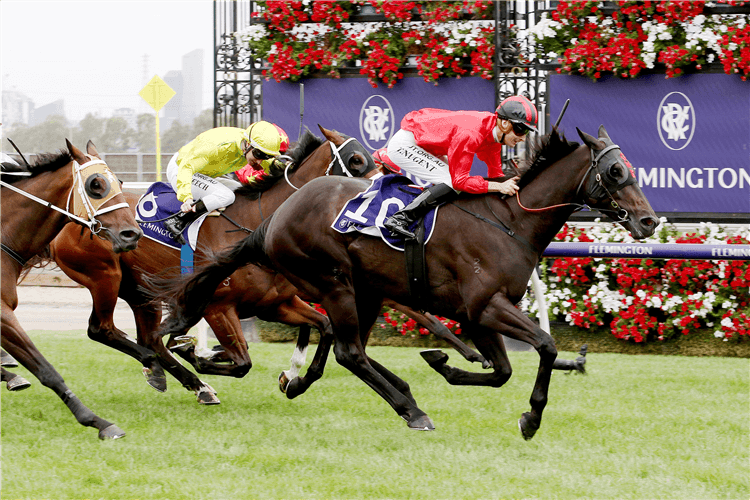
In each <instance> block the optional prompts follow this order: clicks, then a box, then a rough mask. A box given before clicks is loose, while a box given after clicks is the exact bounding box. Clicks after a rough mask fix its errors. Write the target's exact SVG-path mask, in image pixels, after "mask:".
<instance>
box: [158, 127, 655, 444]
mask: <svg viewBox="0 0 750 500" xmlns="http://www.w3.org/2000/svg"><path fill="white" fill-rule="evenodd" d="M579 135H580V136H581V138H582V140H583V142H584V144H583V145H579V144H577V143H571V142H568V141H566V140H565V139H564V138H562V137H561V136H560V135H559V134H558V133H557V131H556V130H553V132H552V134H549V135H546V136H543V137H541V138H537V139H529V140H528V142H527V150H528V151H529V152H530V153H529V154H533V156H530V157H528V158H527V159H526V162H525V165H526V168H525V172H524V173H523V176H522V178H521V180H520V184H519V185H520V187H521V191H520V193H519V195H518V196H517V197H516V198H509V199H503V198H501V197H500V196H498V195H497V194H486V195H478V196H466V197H462V198H459V199H458V200H457V201H455V202H453V203H451V204H449V205H446V206H444V207H442V208H441V210H440V215H439V220H438V222H437V225H436V227H435V229H434V230H433V233H432V237H431V240H430V243H429V244H428V245H427V249H426V261H427V280H428V285H429V296H428V297H426V298H425V299H424V300H425V301H426V308H427V309H429V310H430V311H431V312H433V313H435V314H439V315H441V316H445V317H448V318H452V319H454V320H456V321H460V323H461V326H462V329H463V331H464V333H465V334H467V335H468V336H469V338H470V339H472V340H473V342H474V344H475V346H476V347H477V349H478V350H479V351H480V352H481V353H482V355H484V357H485V358H487V360H489V361H490V362H491V363H492V367H493V371H492V372H491V373H482V374H479V373H472V372H468V371H464V370H459V369H457V368H452V367H449V366H447V365H445V363H444V359H443V360H441V359H434V360H430V361H432V362H431V366H433V368H435V369H437V370H438V371H439V372H440V373H441V374H442V375H443V376H445V378H446V379H447V380H448V381H449V382H450V383H452V384H459V385H482V386H492V387H500V386H502V385H503V384H505V382H507V380H508V379H509V378H510V376H511V373H512V370H511V367H510V363H509V361H508V357H507V354H506V351H505V346H504V345H503V340H502V336H501V334H503V335H505V336H507V337H510V338H514V339H517V340H521V341H524V342H526V343H528V344H530V345H532V346H533V347H534V348H535V349H536V350H537V352H538V353H539V356H540V362H539V371H538V373H537V378H536V383H535V385H534V389H533V392H532V395H531V401H530V402H531V410H530V411H529V412H526V413H524V414H523V415H522V416H521V419H520V420H519V427H520V429H521V433H522V435H523V437H524V438H525V439H531V437H533V436H534V434H535V433H536V431H537V430H538V429H539V426H540V424H541V420H542V412H543V410H544V408H545V406H546V404H547V397H548V395H547V394H548V388H549V382H550V376H551V373H552V366H553V363H554V361H555V358H556V356H557V349H556V348H555V342H554V340H553V339H552V337H551V336H550V335H549V334H548V333H547V332H545V331H543V330H542V329H541V328H540V327H539V326H538V325H536V324H535V323H534V322H532V321H531V320H529V319H528V318H527V317H526V316H525V315H524V314H523V313H522V312H521V311H520V310H519V309H517V308H516V307H515V304H516V303H518V302H519V301H520V299H521V298H522V297H523V295H524V294H525V293H526V286H527V283H528V281H529V278H530V276H531V273H532V271H533V269H534V267H535V266H536V264H537V263H538V261H539V259H540V258H541V255H542V252H543V250H544V249H545V248H546V246H547V245H548V244H549V243H550V241H551V240H552V239H553V238H554V237H555V235H556V234H557V233H558V231H559V230H560V229H561V227H562V226H563V224H564V223H565V222H566V220H567V219H568V217H569V216H570V215H571V214H572V213H573V212H574V211H575V210H577V209H578V208H580V207H581V206H582V205H588V206H590V207H593V208H597V209H599V210H600V211H603V212H604V213H605V214H608V215H609V214H612V215H611V216H612V217H613V218H614V220H615V221H616V222H618V223H619V224H621V225H622V226H623V227H625V228H626V229H628V230H629V231H630V232H631V233H632V235H633V237H634V238H636V239H642V238H646V237H648V236H650V235H652V234H653V233H654V231H655V229H656V227H657V225H658V223H659V222H658V219H657V218H656V215H655V214H654V212H653V210H652V208H651V206H650V205H649V203H648V200H647V199H646V198H645V196H644V195H643V193H642V192H641V190H640V188H639V187H638V184H637V182H635V179H634V174H633V172H632V171H631V169H630V168H629V165H630V164H629V163H628V162H627V160H626V159H625V157H624V156H623V155H622V153H621V152H620V150H619V147H618V146H616V145H615V144H613V143H612V141H611V140H610V138H609V137H608V135H607V133H606V131H605V129H604V127H600V129H599V137H598V138H597V137H593V136H591V135H588V134H585V133H583V132H580V131H579ZM366 188H367V185H366V184H365V183H363V182H361V181H358V180H356V179H339V178H325V179H316V180H314V181H312V182H310V183H309V184H307V185H306V186H305V187H303V188H302V189H300V191H299V192H298V193H296V194H295V195H293V196H292V197H291V198H289V199H288V200H287V201H286V202H285V203H284V204H283V205H282V206H281V207H279V209H278V210H277V211H276V213H275V214H274V216H273V217H272V218H271V220H269V221H266V222H265V223H264V224H263V225H261V226H260V227H259V228H258V230H257V231H256V232H255V233H254V234H253V235H251V236H249V237H248V238H246V239H245V240H244V241H243V242H241V243H240V244H237V245H235V246H234V247H233V248H232V249H229V250H227V251H225V252H222V253H221V254H219V255H217V256H216V260H215V262H214V264H212V265H210V266H207V267H205V268H203V270H202V271H200V272H198V273H196V274H195V275H194V276H193V277H192V278H191V279H190V280H178V281H177V282H176V283H175V289H176V290H177V289H180V290H183V291H182V292H180V293H177V294H175V295H173V298H174V299H175V302H174V303H173V304H172V311H171V314H170V317H169V318H168V320H167V321H165V322H164V323H163V324H162V333H163V334H169V333H170V332H171V331H178V330H184V329H185V328H186V327H187V326H188V325H190V324H194V323H195V322H197V320H198V319H199V318H200V314H201V311H202V310H203V308H204V307H205V305H206V303H207V300H206V297H210V295H211V293H212V292H213V290H214V289H215V288H216V287H217V286H218V284H219V283H221V282H222V281H223V280H224V279H225V277H226V276H227V275H229V274H230V273H232V272H233V271H234V270H235V269H237V268H238V267H239V266H242V265H244V264H246V263H248V262H261V263H265V264H266V265H270V266H272V267H273V268H275V269H277V270H279V271H280V272H282V273H283V274H284V275H285V276H286V277H287V278H288V279H289V280H290V281H291V282H292V283H293V284H294V285H296V286H297V287H298V288H299V289H300V290H301V291H303V293H304V294H305V295H306V296H309V297H311V298H313V299H315V300H316V301H317V302H319V303H320V304H321V305H322V306H323V307H324V308H325V310H326V311H327V312H328V314H329V317H330V320H331V323H332V327H333V335H334V336H335V340H336V342H335V346H334V353H335V355H336V360H337V361H338V362H339V363H340V364H341V365H343V366H345V367H346V368H348V369H349V370H351V371H352V372H353V373H354V374H355V375H357V376H358V377H359V378H361V379H362V380H363V381H364V382H365V383H366V384H367V385H369V386H370V387H371V388H373V389H374V390H375V391H376V392H377V393H378V394H380V396H381V397H383V398H384V399H385V400H386V401H387V402H388V403H389V404H390V405H391V406H392V407H393V409H394V410H395V411H396V413H397V414H398V415H400V416H401V417H402V418H404V420H406V422H407V424H408V426H409V427H410V428H414V429H433V428H434V427H433V424H432V421H431V420H430V418H429V417H428V416H427V415H426V414H425V412H423V411H422V410H421V409H420V408H419V407H418V406H417V404H416V402H415V400H414V398H413V397H412V395H411V392H410V390H409V386H408V384H407V383H406V382H404V381H403V380H401V379H400V378H399V377H397V376H396V375H394V374H393V373H391V372H390V371H389V370H387V369H386V368H385V367H383V366H382V365H380V364H379V363H377V362H375V361H374V360H372V359H371V358H369V357H368V356H367V354H366V352H365V346H366V340H367V336H368V332H369V331H370V328H371V327H372V325H373V323H374V321H375V320H376V318H377V316H378V313H379V312H380V305H381V303H382V300H383V297H389V298H392V299H394V300H396V301H397V302H399V303H402V304H407V305H409V304H412V300H413V299H412V297H411V296H410V295H409V284H408V282H407V281H408V280H407V277H406V275H407V273H406V266H405V262H404V259H403V256H402V254H400V253H399V252H398V251H396V250H393V249H392V248H390V247H389V246H388V245H387V244H386V243H384V242H383V241H382V240H380V239H379V238H373V237H370V236H366V235H363V234H361V233H357V232H351V233H346V234H341V233H339V232H337V231H335V230H333V229H332V228H331V223H332V221H333V220H334V219H335V217H336V215H337V214H338V213H339V212H340V210H341V209H342V207H343V206H344V205H345V204H346V203H347V201H348V200H350V199H352V198H353V197H355V196H356V195H357V194H358V193H360V192H362V191H364V190H365V189H366ZM521 200H523V201H521ZM542 208H544V209H545V210H544V211H539V209H542ZM186 284H187V288H184V286H185V285H186ZM330 340H331V339H327V342H323V341H322V342H321V344H320V345H319V349H327V348H328V347H329V346H330ZM324 359H325V356H324V355H321V356H317V355H316V361H318V360H321V361H324ZM314 364H315V362H314ZM313 369H317V370H320V367H318V366H315V367H313V366H311V367H310V370H313Z"/></svg>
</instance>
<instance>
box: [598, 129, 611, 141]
mask: <svg viewBox="0 0 750 500" xmlns="http://www.w3.org/2000/svg"><path fill="white" fill-rule="evenodd" d="M599 139H606V140H608V141H610V142H612V139H610V138H609V134H608V133H607V130H606V129H605V128H604V125H599Z"/></svg>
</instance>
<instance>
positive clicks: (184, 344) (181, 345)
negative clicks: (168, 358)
mask: <svg viewBox="0 0 750 500" xmlns="http://www.w3.org/2000/svg"><path fill="white" fill-rule="evenodd" d="M173 340H175V341H177V342H178V343H177V344H174V345H172V346H170V347H169V350H170V351H172V352H174V351H177V350H181V351H189V350H190V349H191V348H194V347H195V346H196V345H197V344H198V339H197V338H195V337H193V336H190V335H180V336H179V337H175V338H174V339H173Z"/></svg>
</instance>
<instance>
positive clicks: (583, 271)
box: [522, 224, 750, 343]
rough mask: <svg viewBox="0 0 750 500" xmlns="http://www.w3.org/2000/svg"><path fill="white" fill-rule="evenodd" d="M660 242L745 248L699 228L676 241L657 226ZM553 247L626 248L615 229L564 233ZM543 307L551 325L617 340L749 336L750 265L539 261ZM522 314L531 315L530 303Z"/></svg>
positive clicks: (743, 237)
mask: <svg viewBox="0 0 750 500" xmlns="http://www.w3.org/2000/svg"><path fill="white" fill-rule="evenodd" d="M658 237H659V239H660V242H662V243H711V244H721V243H726V244H730V245H731V244H745V245H746V244H748V243H750V231H749V230H747V229H742V230H738V231H736V232H735V233H734V234H732V233H730V232H727V231H726V230H725V229H723V228H722V227H721V226H717V225H713V224H701V226H700V228H699V229H698V231H696V232H695V233H690V234H683V235H679V234H678V233H677V231H676V230H675V229H674V227H671V226H669V225H668V224H664V225H663V229H662V230H661V231H660V233H659V236H658ZM557 239H558V240H559V241H581V242H588V241H598V242H612V241H629V240H630V241H632V239H630V237H629V235H627V234H625V232H624V231H623V230H621V229H619V228H618V227H616V226H595V227H594V228H592V229H589V230H584V229H571V228H569V227H568V226H565V228H564V229H563V231H561V232H560V234H558V237H557ZM543 269H544V271H545V272H544V273H543V276H542V280H543V282H544V283H545V288H546V290H545V291H544V294H545V300H546V302H547V306H548V308H549V313H550V316H551V318H550V319H553V320H555V319H556V320H560V321H565V322H566V323H568V324H570V325H573V326H576V327H579V328H583V329H601V328H602V327H605V328H608V329H609V330H610V331H611V333H612V335H614V336H615V337H616V338H618V339H624V340H629V341H633V342H635V343H645V342H652V341H663V340H667V339H673V338H676V337H679V336H683V335H689V334H691V333H693V332H695V331H697V330H698V329H703V328H711V329H713V331H714V336H715V338H717V339H719V340H723V341H730V340H734V341H740V340H745V339H746V338H748V336H750V321H748V320H749V319H750V318H749V316H750V266H749V265H748V262H747V261H741V260H736V261H735V260H712V261H708V260H678V259H673V260H652V259H622V258H620V259H600V258H588V257H587V258H558V259H545V260H544V261H543ZM522 307H523V308H525V309H527V310H529V311H530V312H531V313H532V315H534V314H536V311H537V305H536V302H535V301H533V302H532V299H531V298H530V297H526V298H525V299H524V303H523V305H522Z"/></svg>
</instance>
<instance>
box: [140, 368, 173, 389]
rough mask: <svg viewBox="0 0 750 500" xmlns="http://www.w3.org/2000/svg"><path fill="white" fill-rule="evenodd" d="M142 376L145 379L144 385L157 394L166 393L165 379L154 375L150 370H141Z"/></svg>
mask: <svg viewBox="0 0 750 500" xmlns="http://www.w3.org/2000/svg"><path fill="white" fill-rule="evenodd" d="M143 376H144V377H146V383H147V384H148V385H150V386H151V387H153V388H154V389H156V390H157V391H159V392H167V377H159V376H157V375H154V372H153V371H152V370H151V369H150V368H146V367H144V368H143Z"/></svg>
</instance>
